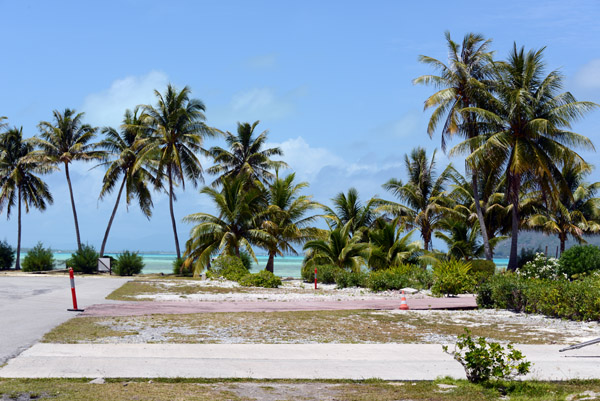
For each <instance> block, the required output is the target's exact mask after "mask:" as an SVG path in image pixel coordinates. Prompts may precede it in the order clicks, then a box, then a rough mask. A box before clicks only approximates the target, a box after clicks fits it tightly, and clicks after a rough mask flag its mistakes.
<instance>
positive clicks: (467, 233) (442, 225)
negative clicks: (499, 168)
mask: <svg viewBox="0 0 600 401" xmlns="http://www.w3.org/2000/svg"><path fill="white" fill-rule="evenodd" d="M435 237H436V238H439V239H441V240H442V241H444V242H445V243H446V246H447V247H448V253H447V256H448V257H450V258H454V259H465V260H467V261H468V260H471V259H473V258H477V257H480V256H482V255H483V245H482V244H481V243H480V242H479V225H473V224H469V222H468V221H467V220H465V219H463V218H460V217H458V218H457V217H456V216H446V217H445V218H443V219H442V220H440V222H439V230H438V231H436V232H435ZM493 242H497V241H493Z"/></svg>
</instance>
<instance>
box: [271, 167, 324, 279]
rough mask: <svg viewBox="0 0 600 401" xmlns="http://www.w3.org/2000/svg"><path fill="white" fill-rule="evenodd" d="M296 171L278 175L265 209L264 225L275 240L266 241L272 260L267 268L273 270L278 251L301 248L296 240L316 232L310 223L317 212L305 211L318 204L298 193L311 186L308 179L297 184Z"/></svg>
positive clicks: (292, 251) (300, 240)
mask: <svg viewBox="0 0 600 401" xmlns="http://www.w3.org/2000/svg"><path fill="white" fill-rule="evenodd" d="M295 177H296V175H295V174H294V173H292V174H290V175H288V176H287V177H285V178H279V177H278V176H276V178H275V181H274V182H273V184H271V185H270V186H269V193H268V197H269V205H268V207H267V210H266V213H265V221H263V223H262V229H263V230H264V231H266V232H267V233H268V234H270V236H271V237H272V239H273V241H271V242H270V243H267V244H266V248H267V250H268V252H269V260H268V261H267V266H266V267H265V270H267V271H270V272H271V273H273V267H274V266H273V262H274V259H275V255H282V254H283V253H286V252H287V253H292V254H294V255H297V254H298V252H296V250H295V249H294V247H293V244H301V243H303V242H304V241H306V240H307V239H308V238H311V237H312V236H313V234H314V229H313V228H311V227H309V226H308V225H309V224H310V223H312V222H313V221H314V220H315V218H316V217H317V216H309V217H305V215H306V213H307V212H308V211H309V210H311V209H315V208H317V207H319V204H318V203H316V202H313V201H312V200H311V199H310V197H309V196H306V195H299V192H300V191H301V190H302V189H303V188H306V187H308V183H306V182H301V183H298V184H294V179H295Z"/></svg>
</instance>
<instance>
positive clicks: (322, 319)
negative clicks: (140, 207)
mask: <svg viewBox="0 0 600 401" xmlns="http://www.w3.org/2000/svg"><path fill="white" fill-rule="evenodd" d="M456 316H457V315H456V314H455V313H454V314H453V313H448V312H446V313H438V312H432V311H429V312H427V313H423V312H416V311H415V312H412V311H411V312H407V313H393V312H386V311H365V310H360V311H309V312H306V311H302V312H239V313H201V314H188V315H150V316H131V317H77V318H74V319H71V320H69V321H67V322H65V323H63V324H62V325H60V326H58V327H56V328H55V329H53V330H52V331H50V332H49V333H47V334H46V336H45V337H44V339H43V341H44V342H55V343H78V342H131V343H143V342H166V343H267V344H275V343H279V344H286V343H440V342H453V341H454V338H455V337H456V336H457V335H459V334H462V333H463V332H464V327H466V326H470V330H471V332H472V333H473V334H474V335H475V336H484V337H488V338H492V339H495V340H499V341H511V342H518V343H521V344H547V343H551V342H559V343H560V342H564V339H565V335H564V334H562V333H560V332H551V331H547V330H543V329H540V330H536V328H535V327H530V326H527V325H526V324H525V323H523V322H521V323H510V322H507V321H506V320H505V321H503V322H497V321H495V320H494V319H490V321H489V322H488V323H485V322H482V319H480V318H478V317H477V316H473V317H468V315H465V314H463V315H460V316H462V317H461V319H457V318H456ZM465 316H467V317H465ZM469 320H471V322H469Z"/></svg>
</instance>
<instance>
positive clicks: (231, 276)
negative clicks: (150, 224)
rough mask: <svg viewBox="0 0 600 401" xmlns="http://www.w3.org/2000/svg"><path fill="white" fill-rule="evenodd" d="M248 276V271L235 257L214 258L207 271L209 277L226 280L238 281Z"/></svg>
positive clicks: (222, 256)
mask: <svg viewBox="0 0 600 401" xmlns="http://www.w3.org/2000/svg"><path fill="white" fill-rule="evenodd" d="M247 274H248V269H246V266H244V263H243V262H242V260H241V259H240V258H238V257H237V256H231V255H221V256H219V257H218V258H216V259H215V260H214V261H213V262H212V263H211V266H210V269H209V271H208V274H207V275H208V276H209V277H223V278H226V279H227V280H232V281H239V280H240V279H241V278H242V277H244V276H245V275H247Z"/></svg>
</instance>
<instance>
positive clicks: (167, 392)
mask: <svg viewBox="0 0 600 401" xmlns="http://www.w3.org/2000/svg"><path fill="white" fill-rule="evenodd" d="M88 381H89V380H88V379H4V380H3V379H0V399H2V400H10V399H19V400H30V399H42V400H44V399H49V400H61V401H62V400H86V401H99V400H115V401H119V400H186V401H187V400H214V401H224V400H264V401H274V400H307V401H315V400H323V401H332V400H352V401H371V400H382V401H386V400H390V401H391V400H440V401H442V400H448V401H479V400H500V399H506V398H503V397H502V396H501V393H500V391H499V390H498V388H494V387H489V386H488V387H484V386H479V385H473V384H470V383H468V382H466V381H455V380H438V381H433V382H431V381H422V382H383V381H377V380H366V381H360V382H350V381H296V380H271V381H269V380H243V379H242V380H201V379H200V380H198V379H185V380H177V379H175V380H166V379H163V380H161V379H155V380H153V382H149V381H147V380H129V381H127V380H107V382H106V383H105V384H90V383H88ZM441 383H443V384H447V385H450V387H449V388H441V387H440V386H439V384H441ZM585 391H593V392H596V393H598V392H600V382H599V381H597V380H596V381H572V382H561V383H544V382H516V383H512V384H508V385H504V387H503V388H502V392H503V393H506V394H507V395H508V396H509V397H510V400H511V401H531V400H565V399H566V398H567V397H568V396H570V399H594V398H586V397H585V395H583V393H584V392H585Z"/></svg>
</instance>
